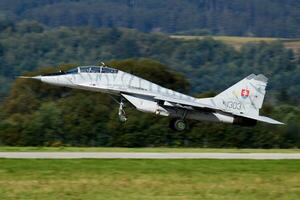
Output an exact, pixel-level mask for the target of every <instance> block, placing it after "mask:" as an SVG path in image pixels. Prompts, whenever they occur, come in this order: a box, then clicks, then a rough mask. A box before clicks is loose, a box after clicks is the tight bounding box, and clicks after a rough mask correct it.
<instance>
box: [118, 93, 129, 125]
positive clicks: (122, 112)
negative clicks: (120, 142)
mask: <svg viewBox="0 0 300 200" xmlns="http://www.w3.org/2000/svg"><path fill="white" fill-rule="evenodd" d="M118 115H119V120H120V122H126V121H127V117H126V113H125V110H124V102H123V101H122V99H121V102H120V107H119V113H118Z"/></svg>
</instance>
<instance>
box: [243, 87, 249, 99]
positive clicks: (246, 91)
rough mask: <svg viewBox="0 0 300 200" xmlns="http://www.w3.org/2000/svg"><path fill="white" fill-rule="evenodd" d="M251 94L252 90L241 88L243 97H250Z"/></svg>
mask: <svg viewBox="0 0 300 200" xmlns="http://www.w3.org/2000/svg"><path fill="white" fill-rule="evenodd" d="M249 94H250V91H249V90H248V89H242V90H241V96H242V97H243V98H247V97H249Z"/></svg>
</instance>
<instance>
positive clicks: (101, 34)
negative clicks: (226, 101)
mask: <svg viewBox="0 0 300 200" xmlns="http://www.w3.org/2000/svg"><path fill="white" fill-rule="evenodd" d="M143 57H144V58H151V59H155V60H157V61H159V62H161V63H163V64H165V65H167V66H169V67H170V68H171V69H172V70H174V71H178V72H179V73H181V74H184V75H185V76H186V77H187V79H188V81H189V82H190V84H191V87H190V93H200V92H205V91H216V92H220V91H221V90H224V89H225V88H226V87H228V86H230V85H231V84H233V83H234V82H235V81H238V80H240V79H241V78H243V77H245V76H247V75H249V74H251V73H263V74H265V75H266V76H267V77H269V78H271V79H270V87H269V89H270V93H268V94H269V95H268V96H269V97H272V94H273V95H277V97H280V98H281V100H284V101H288V102H290V103H291V102H293V103H298V102H299V98H300V94H298V92H296V91H298V90H299V89H300V88H299V87H300V86H299V84H298V80H299V79H300V77H299V76H300V73H299V70H300V69H299V58H297V57H296V56H295V55H294V53H293V51H292V50H288V49H286V48H284V45H283V44H282V42H280V41H276V42H268V43H264V42H262V43H257V42H255V43H247V44H244V45H242V47H241V48H240V50H239V51H236V50H235V49H234V48H233V47H231V46H230V45H226V44H225V43H223V42H221V41H218V40H215V39H213V38H205V39H203V40H178V39H173V38H169V37H168V36H167V35H163V34H146V33H142V32H138V31H135V30H131V29H116V28H112V29H97V28H83V27H82V28H68V27H60V28H51V29H49V28H48V27H45V26H43V25H42V24H39V23H36V22H29V21H22V22H19V23H12V24H10V25H7V27H6V29H3V30H2V31H1V32H0V64H1V69H0V82H1V83H2V87H1V92H2V95H4V96H5V95H6V94H7V92H8V90H9V85H10V83H12V81H13V80H14V79H15V77H16V76H18V75H21V74H22V73H24V72H26V71H33V70H36V69H37V68H43V67H45V66H57V65H60V64H68V63H69V64H70V63H78V64H96V63H99V62H100V61H109V60H113V59H127V58H143ZM220 80H222V81H220ZM273 99H274V98H273Z"/></svg>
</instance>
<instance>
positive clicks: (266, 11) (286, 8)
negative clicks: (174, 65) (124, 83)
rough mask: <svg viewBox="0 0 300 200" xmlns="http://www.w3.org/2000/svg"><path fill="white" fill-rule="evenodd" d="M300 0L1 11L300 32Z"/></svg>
mask: <svg viewBox="0 0 300 200" xmlns="http://www.w3.org/2000/svg"><path fill="white" fill-rule="evenodd" d="M299 9H300V1H298V0H285V1H282V0H244V1H241V0H230V1H228V0H184V1H183V0H164V1H160V0H113V1H111V0H43V1H38V0H26V1H22V0H1V1H0V13H1V15H0V17H2V18H8V19H10V20H12V21H14V22H16V21H22V20H24V19H25V20H35V21H38V22H40V23H42V24H45V25H47V26H51V27H59V26H68V27H78V26H88V27H98V28H99V27H104V28H105V27H106V28H112V27H123V28H134V29H137V30H139V31H142V32H164V33H173V34H174V33H176V34H198V35H199V34H202V35H236V36H260V37H261V36H264V37H289V38H297V37H300V26H299V25H300V20H299V17H300V12H299Z"/></svg>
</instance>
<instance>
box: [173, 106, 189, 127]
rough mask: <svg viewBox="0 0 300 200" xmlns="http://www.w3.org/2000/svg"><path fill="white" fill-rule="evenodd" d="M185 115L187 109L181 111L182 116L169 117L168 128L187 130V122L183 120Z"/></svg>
mask: <svg viewBox="0 0 300 200" xmlns="http://www.w3.org/2000/svg"><path fill="white" fill-rule="evenodd" d="M186 115H187V111H185V112H184V113H183V116H182V118H173V119H171V120H170V124H169V126H170V128H171V129H172V130H174V131H185V130H187V129H188V128H189V127H188V124H187V122H186V121H185V118H186Z"/></svg>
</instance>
